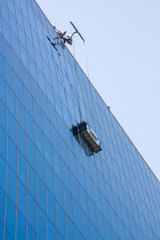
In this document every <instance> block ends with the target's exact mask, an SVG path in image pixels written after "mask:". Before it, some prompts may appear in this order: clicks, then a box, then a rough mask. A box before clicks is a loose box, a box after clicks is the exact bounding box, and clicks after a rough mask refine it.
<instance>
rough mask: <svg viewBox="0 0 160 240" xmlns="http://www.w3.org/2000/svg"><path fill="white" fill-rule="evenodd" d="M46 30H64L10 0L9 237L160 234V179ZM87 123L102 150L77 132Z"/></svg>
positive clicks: (2, 110) (4, 66)
mask: <svg viewBox="0 0 160 240" xmlns="http://www.w3.org/2000/svg"><path fill="white" fill-rule="evenodd" d="M46 35H47V36H48V37H49V39H50V40H51V41H53V42H54V41H55V40H54V38H57V34H56V32H55V31H54V29H53V27H52V25H51V24H50V23H49V21H48V20H47V18H46V17H45V15H44V14H43V12H42V11H41V10H40V8H39V7H38V5H37V4H36V2H35V1H34V0H0V239H3V240H10V239H16V240H18V239H20V240H22V239H28V240H30V239H31V240H34V239H39V240H40V239H41V240H45V239H48V240H52V239H53V240H54V239H57V240H64V239H68V240H72V239H76V240H81V239H86V240H90V239H92V240H97V239H100V240H105V239H107V240H110V239H115V240H119V239H121V240H124V239H127V240H130V239H135V240H137V239H140V240H142V239H144V240H147V239H148V240H154V239H155V240H158V239H160V184H159V181H158V180H157V178H156V177H155V176H154V174H153V173H152V171H151V170H150V168H149V167H148V166H147V164H146V163H145V161H144V160H143V158H142V156H141V155H140V154H139V152H138V151H137V149H136V148H135V146H134V145H133V144H132V142H131V141H130V139H129V138H128V136H127V135H126V133H125V132H124V130H123V129H122V128H121V126H120V125H119V123H118V122H117V120H116V119H115V117H114V116H113V114H112V113H111V111H110V110H109V109H108V108H107V106H106V105H105V103H104V102H103V100H102V99H101V97H100V96H99V94H98V93H97V92H96V90H95V88H94V87H93V86H92V84H91V83H90V81H89V80H88V78H87V77H86V75H85V74H84V73H83V71H82V69H81V68H80V67H79V65H78V64H77V62H76V61H75V59H74V58H73V56H72V55H71V54H70V52H69V51H68V49H67V48H66V47H65V45H64V44H63V43H62V41H61V39H60V38H58V40H56V43H57V44H56V45H55V47H56V49H57V50H56V49H55V47H54V46H53V45H52V44H51V42H50V41H49V40H48V39H47V37H46ZM60 56H61V57H60ZM81 121H84V122H86V123H87V124H88V126H89V127H91V128H92V129H93V131H92V133H94V132H95V133H96V134H97V136H98V138H99V140H100V142H101V148H102V151H100V152H97V153H94V151H93V149H91V145H90V144H89V143H88V142H87V141H88V140H86V139H85V138H84V136H82V133H81V132H80V131H79V130H78V133H77V134H78V136H77V138H76V137H75V135H74V134H73V132H72V131H71V128H72V126H73V125H74V126H77V124H79V123H81ZM87 131H88V132H89V130H87ZM93 135H94V137H95V139H96V135H95V134H93ZM93 135H92V137H93ZM90 136H91V135H90ZM96 141H97V142H98V140H96ZM90 151H91V154H89V152H90Z"/></svg>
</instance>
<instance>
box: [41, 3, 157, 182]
mask: <svg viewBox="0 0 160 240" xmlns="http://www.w3.org/2000/svg"><path fill="white" fill-rule="evenodd" d="M37 3H38V4H39V6H40V7H41V9H42V10H43V12H44V13H45V14H46V16H47V17H48V19H49V20H50V22H51V23H52V24H53V25H55V26H56V27H57V28H58V29H59V30H61V31H65V30H66V31H67V33H68V34H69V35H70V33H71V32H72V28H71V26H70V24H69V21H72V22H73V23H74V24H75V25H76V27H77V28H78V30H79V31H80V33H81V34H82V36H83V37H84V39H85V41H86V44H85V45H84V44H83V42H82V41H81V40H80V38H78V35H77V36H76V35H75V36H74V37H73V39H74V47H69V49H70V51H71V52H72V53H73V52H74V54H75V58H76V59H77V61H78V62H79V64H80V66H81V67H82V68H83V70H84V71H85V72H86V74H87V75H89V79H90V81H91V82H92V83H93V85H94V86H95V88H96V89H97V90H98V92H99V93H100V95H101V96H102V98H103V99H104V101H105V102H106V104H107V105H109V106H110V107H111V111H112V112H113V114H114V116H115V117H116V118H117V120H118V121H119V123H120V124H121V126H122V127H123V128H124V130H125V131H126V133H127V134H128V136H129V137H130V139H131V140H132V142H133V143H134V144H135V146H136V147H137V149H138V150H139V152H140V153H141V155H142V156H143V157H144V159H145V161H146V162H147V163H148V165H149V166H150V168H151V169H152V170H153V172H154V173H155V175H156V176H157V178H158V179H159V180H160V1H159V0H132V1H131V0H121V1H120V0H99V1H96V0H81V1H75V0H68V1H66V0H62V1H54V0H45V1H44V0H37ZM85 52H86V53H87V54H86V55H87V60H88V61H86V57H85ZM87 62H88V69H89V72H88V70H87ZM88 73H89V74H88Z"/></svg>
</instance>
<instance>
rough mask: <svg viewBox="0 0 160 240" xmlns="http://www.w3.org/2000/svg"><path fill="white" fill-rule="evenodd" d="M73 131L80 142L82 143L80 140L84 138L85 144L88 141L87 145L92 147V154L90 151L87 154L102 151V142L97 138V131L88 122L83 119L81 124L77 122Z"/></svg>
mask: <svg viewBox="0 0 160 240" xmlns="http://www.w3.org/2000/svg"><path fill="white" fill-rule="evenodd" d="M71 131H72V133H73V135H74V136H75V138H76V139H77V141H78V142H79V143H81V142H80V140H81V139H83V140H84V142H83V145H84V144H85V142H86V143H87V145H88V146H89V147H90V148H91V152H92V154H91V153H90V154H87V155H89V156H91V155H93V153H94V152H95V153H98V152H99V151H102V148H101V143H100V141H99V139H98V138H97V135H96V133H95V132H94V131H93V129H92V128H90V127H89V126H88V124H87V123H86V122H84V121H81V123H80V124H77V125H76V126H74V125H73V126H72V128H71ZM81 136H82V137H81ZM81 145H82V144H81ZM82 147H83V146H82Z"/></svg>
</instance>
